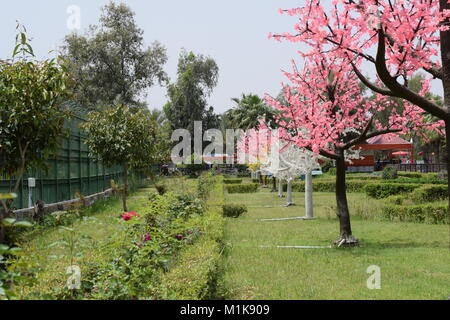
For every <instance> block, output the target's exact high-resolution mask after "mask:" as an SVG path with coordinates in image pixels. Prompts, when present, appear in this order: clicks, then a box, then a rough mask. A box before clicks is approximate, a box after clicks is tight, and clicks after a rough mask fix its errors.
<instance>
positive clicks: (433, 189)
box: [409, 185, 448, 203]
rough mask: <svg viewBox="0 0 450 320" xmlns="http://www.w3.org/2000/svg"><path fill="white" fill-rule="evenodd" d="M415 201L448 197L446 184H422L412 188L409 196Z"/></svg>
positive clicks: (438, 199) (429, 200)
mask: <svg viewBox="0 0 450 320" xmlns="http://www.w3.org/2000/svg"><path fill="white" fill-rule="evenodd" d="M409 197H410V198H411V199H412V200H413V201H414V202H415V203H425V202H434V201H440V200H444V199H447V198H448V187H447V186H437V185H434V186H423V187H420V188H418V189H416V190H414V191H413V192H412V193H411V194H410V196H409Z"/></svg>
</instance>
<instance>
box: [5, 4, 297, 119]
mask: <svg viewBox="0 0 450 320" xmlns="http://www.w3.org/2000/svg"><path fill="white" fill-rule="evenodd" d="M108 2H109V1H108V0H70V1H67V0H39V1H29V0H15V1H2V8H1V11H0V39H1V42H0V58H3V59H5V58H8V57H10V56H11V53H12V50H13V47H14V41H15V34H16V30H15V27H16V20H18V21H19V22H20V23H21V24H23V25H25V27H26V28H27V29H28V33H29V36H31V37H32V38H33V41H32V45H33V48H34V51H35V52H36V55H37V56H38V57H39V58H45V57H48V56H49V54H48V52H49V51H51V50H55V49H56V48H58V47H59V46H60V45H61V44H62V42H63V39H64V36H65V35H66V34H68V33H70V32H71V30H70V29H69V28H68V27H67V21H68V19H69V18H70V14H69V13H68V12H67V10H68V8H69V7H70V6H72V5H75V6H78V7H79V8H80V10H81V11H80V12H81V15H80V17H81V30H80V31H77V32H78V33H84V32H85V30H86V29H87V27H88V26H89V25H90V24H97V23H98V19H99V16H100V14H101V7H102V6H103V5H105V4H107V3H108ZM115 2H124V3H126V4H127V5H128V6H130V7H131V9H132V10H133V11H134V12H135V13H136V21H137V24H138V25H139V27H140V28H142V29H143V30H144V37H145V43H146V44H148V45H149V44H151V43H152V42H153V41H155V40H158V41H159V42H161V43H162V44H163V45H164V46H165V47H166V48H167V52H168V56H169V61H168V63H167V64H166V66H165V70H166V72H167V73H168V74H169V77H170V78H171V80H172V81H175V80H176V69H177V62H178V56H179V54H180V51H181V50H182V49H183V48H185V49H186V50H191V51H193V52H194V53H199V54H203V55H206V56H210V57H212V58H213V59H215V60H216V62H217V64H218V66H219V69H220V70H219V84H218V86H217V88H216V89H215V90H214V92H213V94H212V96H211V97H210V99H209V104H210V105H211V106H213V107H214V108H215V111H216V112H217V113H222V112H224V111H226V110H228V109H229V108H231V107H233V106H234V105H233V102H232V101H231V99H232V98H234V97H239V96H240V95H241V94H242V93H255V94H259V95H264V94H265V93H268V94H271V95H277V94H278V93H279V91H280V89H281V83H282V82H283V81H285V80H284V79H285V78H284V75H283V74H282V72H281V70H282V69H285V70H289V69H290V61H291V59H292V58H296V59H297V58H298V54H297V50H299V49H300V47H299V45H298V44H297V45H295V44H292V43H288V42H285V43H279V42H277V41H274V40H269V39H268V37H267V36H268V34H269V32H284V31H290V30H292V27H293V25H294V24H295V19H294V18H292V17H288V16H285V15H280V14H279V13H278V8H292V7H296V6H299V3H300V2H301V1H299V0H245V1H242V0H226V1H211V0H190V1H186V0H165V1H155V0H128V1H115ZM146 100H147V102H148V104H149V107H150V108H158V109H161V108H162V106H163V105H164V104H165V103H166V101H167V97H166V89H165V88H161V87H153V88H151V89H149V90H148V92H147V98H146Z"/></svg>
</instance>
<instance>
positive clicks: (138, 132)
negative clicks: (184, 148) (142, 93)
mask: <svg viewBox="0 0 450 320" xmlns="http://www.w3.org/2000/svg"><path fill="white" fill-rule="evenodd" d="M82 126H83V128H84V129H85V131H86V133H87V139H86V144H87V145H88V147H89V150H90V153H91V154H92V155H94V156H97V157H98V158H99V160H100V161H102V163H103V164H105V165H107V166H113V165H121V166H122V167H123V170H124V186H123V190H122V203H123V210H124V211H125V212H126V211H128V210H127V196H128V189H129V185H128V176H129V171H130V169H140V168H148V167H149V166H151V165H153V164H155V163H159V162H160V161H161V158H162V157H164V152H161V150H165V149H164V140H166V141H167V139H162V137H161V132H160V130H159V127H158V124H157V122H156V121H155V120H154V119H152V117H151V115H150V112H149V111H148V110H143V109H139V110H132V109H130V108H129V107H126V106H123V105H118V106H116V107H111V108H107V109H105V110H104V111H95V112H90V113H89V115H88V121H87V122H86V123H84V124H83V125H82Z"/></svg>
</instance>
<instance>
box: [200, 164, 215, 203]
mask: <svg viewBox="0 0 450 320" xmlns="http://www.w3.org/2000/svg"><path fill="white" fill-rule="evenodd" d="M215 183H216V178H215V176H214V175H213V173H212V172H211V171H210V172H208V173H203V174H202V175H201V176H200V177H199V178H198V180H197V195H198V197H199V198H200V199H202V200H204V201H206V200H208V198H209V194H210V192H211V190H212V189H213V187H214V184H215Z"/></svg>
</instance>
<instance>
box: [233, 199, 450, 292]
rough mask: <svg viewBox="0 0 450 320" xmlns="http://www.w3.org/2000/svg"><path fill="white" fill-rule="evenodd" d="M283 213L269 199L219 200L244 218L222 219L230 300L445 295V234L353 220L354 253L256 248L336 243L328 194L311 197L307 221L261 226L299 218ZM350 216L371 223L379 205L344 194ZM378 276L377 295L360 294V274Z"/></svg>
mask: <svg viewBox="0 0 450 320" xmlns="http://www.w3.org/2000/svg"><path fill="white" fill-rule="evenodd" d="M303 197H304V196H303V194H302V193H295V194H294V199H295V201H296V202H297V206H295V207H289V208H284V207H280V204H281V203H283V201H284V200H281V199H279V198H277V197H276V194H273V193H268V192H267V191H266V192H261V193H257V194H251V195H249V194H236V195H234V194H232V195H227V202H228V203H242V204H245V205H247V206H248V208H249V212H248V213H247V214H246V215H244V216H242V217H240V218H238V219H227V223H226V229H225V242H226V245H227V250H226V262H225V271H226V272H225V275H224V282H225V287H227V288H228V290H229V293H228V297H227V298H232V299H300V300H303V299H440V300H444V299H447V297H448V296H449V295H450V252H449V248H448V245H449V227H448V226H444V225H426V224H413V223H396V222H387V221H382V220H379V219H363V218H361V217H353V220H352V226H353V230H354V234H355V236H356V237H357V238H359V239H360V240H361V244H362V245H361V247H360V248H355V249H278V248H261V246H267V245H271V246H276V245H283V246H300V245H301V246H329V245H330V243H331V241H332V240H334V239H336V238H337V237H338V221H337V219H336V218H335V217H334V213H333V212H334V205H333V204H334V203H335V199H334V194H331V193H316V194H315V195H314V201H315V215H316V216H317V217H318V219H317V220H314V221H300V220H293V221H277V222H262V221H260V219H265V218H284V217H298V216H303V215H304V201H303ZM349 204H350V209H351V212H353V213H355V212H356V213H357V215H359V216H367V217H369V218H370V217H372V214H371V213H373V212H375V211H376V210H377V208H379V206H380V205H381V203H380V202H379V201H376V200H372V199H368V198H367V197H366V196H364V195H362V194H349ZM371 265H377V266H379V267H380V268H381V286H382V288H381V290H369V289H368V288H367V285H366V283H367V279H368V277H369V276H370V274H367V273H366V271H367V268H368V267H369V266H371Z"/></svg>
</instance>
